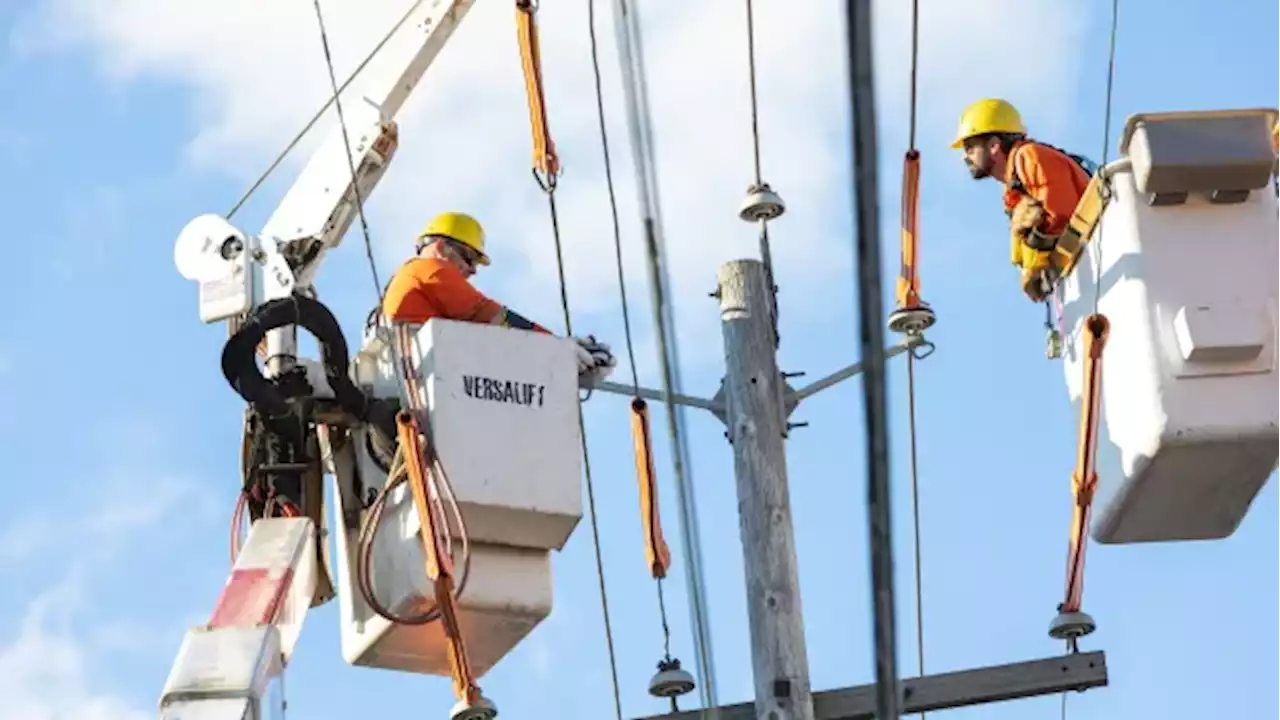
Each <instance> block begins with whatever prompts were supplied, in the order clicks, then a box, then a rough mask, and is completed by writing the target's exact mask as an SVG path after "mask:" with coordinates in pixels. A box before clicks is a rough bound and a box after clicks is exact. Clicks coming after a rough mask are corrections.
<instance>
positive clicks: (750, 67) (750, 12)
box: [746, 0, 782, 405]
mask: <svg viewBox="0 0 1280 720" xmlns="http://www.w3.org/2000/svg"><path fill="white" fill-rule="evenodd" d="M746 9H747V77H748V81H749V85H750V87H751V150H752V152H751V157H752V163H753V167H754V169H755V179H756V181H755V185H754V187H760V186H762V185H764V176H763V173H762V172H761V170H760V167H761V163H760V110H759V103H758V99H757V94H756V24H755V8H754V3H752V0H746ZM759 224H760V237H759V243H760V261H761V262H762V263H763V264H764V280H765V282H766V283H768V287H769V316H770V317H769V319H770V324H771V326H772V330H773V346H774V348H777V347H778V345H779V343H780V342H781V339H780V337H779V334H778V293H777V291H776V289H775V287H774V278H773V252H772V251H771V249H770V247H769V223H768V222H767V221H765V220H761V221H760V223H759ZM779 391H781V386H779ZM778 402H779V405H781V404H782V400H781V398H779V401H778Z"/></svg>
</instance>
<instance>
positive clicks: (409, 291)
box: [382, 212, 617, 380]
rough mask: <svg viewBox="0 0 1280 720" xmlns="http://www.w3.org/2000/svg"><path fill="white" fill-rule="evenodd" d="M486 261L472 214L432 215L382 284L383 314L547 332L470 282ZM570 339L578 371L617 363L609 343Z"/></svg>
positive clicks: (602, 371)
mask: <svg viewBox="0 0 1280 720" xmlns="http://www.w3.org/2000/svg"><path fill="white" fill-rule="evenodd" d="M488 264H489V256H488V254H486V253H485V249H484V228H482V227H481V226H480V223H479V222H478V221H476V219H475V218H473V217H471V216H470V215H467V214H465V213H459V212H446V213H442V214H440V215H437V216H436V217H435V218H434V219H432V221H431V222H430V223H429V224H428V225H427V227H426V229H424V230H423V231H422V233H421V234H420V235H418V238H417V253H416V257H413V258H410V259H409V261H408V262H406V263H405V264H404V265H401V266H400V269H399V270H397V271H396V274H395V276H394V277H392V278H391V282H390V283H389V284H388V285H387V291H386V292H385V293H384V294H383V300H382V316H383V318H384V319H386V320H387V321H390V322H393V323H407V324H413V325H421V324H423V323H425V322H427V321H428V320H430V319H431V318H435V317H438V318H445V319H448V320H462V321H466V322H475V323H485V324H489V325H501V326H502V327H510V328H516V329H518V330H532V331H534V332H540V333H546V334H548V335H550V334H552V333H551V331H550V330H547V329H546V328H544V327H542V326H541V325H539V324H537V323H535V322H533V321H532V320H529V319H527V318H525V317H524V316H523V315H521V314H519V313H517V312H515V311H514V310H512V309H511V308H508V307H506V306H504V305H502V304H501V303H499V302H497V301H494V300H491V299H490V298H488V297H486V296H485V295H484V294H483V293H481V292H480V291H479V290H477V289H475V287H473V286H472V285H471V283H470V282H469V281H468V278H470V277H471V276H472V275H474V274H475V272H476V269H477V268H478V267H479V266H481V265H488ZM573 339H574V340H575V341H576V342H577V344H578V372H579V373H580V374H585V373H594V375H595V378H596V379H597V380H599V379H603V378H604V377H605V376H607V375H608V374H609V373H610V372H612V371H613V367H614V366H615V365H616V364H617V361H616V360H615V359H614V357H613V354H612V353H611V352H610V351H609V346H608V345H605V344H604V343H599V342H596V340H595V339H594V338H590V337H588V338H573Z"/></svg>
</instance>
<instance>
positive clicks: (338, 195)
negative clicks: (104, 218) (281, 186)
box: [174, 0, 475, 372]
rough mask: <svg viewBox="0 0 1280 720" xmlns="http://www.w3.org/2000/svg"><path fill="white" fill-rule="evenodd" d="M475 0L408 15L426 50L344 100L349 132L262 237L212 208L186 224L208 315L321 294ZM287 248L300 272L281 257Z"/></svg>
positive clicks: (188, 257) (450, 0)
mask: <svg viewBox="0 0 1280 720" xmlns="http://www.w3.org/2000/svg"><path fill="white" fill-rule="evenodd" d="M474 3H475V0H418V3H417V5H416V6H415V7H414V8H413V10H412V12H411V14H410V16H409V18H408V19H407V20H406V21H405V24H406V25H408V26H411V27H412V28H414V31H415V32H419V33H421V34H422V42H421V44H420V45H419V46H418V48H417V51H416V52H415V53H414V54H413V56H412V57H410V58H409V59H408V61H407V62H406V63H405V65H404V66H403V68H401V69H399V70H398V71H395V72H387V73H385V74H384V75H382V76H380V77H375V78H373V79H372V80H371V82H369V83H368V85H367V87H368V91H367V92H366V93H365V95H364V97H363V98H362V102H357V103H347V104H345V105H343V113H344V116H345V117H346V120H347V126H348V131H349V132H350V135H349V137H348V138H344V137H343V132H342V128H341V127H338V128H334V130H333V131H332V132H331V133H330V134H329V136H328V138H326V139H325V141H324V143H323V144H322V145H321V146H320V148H319V150H318V151H317V152H316V154H315V155H314V156H313V157H312V158H311V160H310V161H309V162H308V163H307V165H306V167H305V168H304V169H303V171H302V173H301V174H300V175H299V176H298V178H297V180H295V181H294V183H293V186H292V187H291V188H290V189H289V191H288V192H287V193H286V194H285V196H284V199H283V200H281V201H280V204H279V206H278V207H277V208H276V210H275V212H273V213H272V214H271V217H270V218H269V219H268V220H267V223H266V225H265V226H264V227H263V229H262V232H261V233H260V234H259V235H258V236H257V237H256V238H255V237H250V236H248V235H247V234H245V233H242V232H240V231H239V230H237V229H236V228H234V227H232V226H231V225H230V224H229V223H227V222H226V221H224V220H222V219H221V218H218V217H217V216H210V215H204V216H201V217H199V218H196V219H195V220H193V221H192V222H191V223H190V224H188V225H187V227H186V228H184V229H183V231H182V233H181V234H180V235H179V238H178V242H177V245H176V246H175V251H174V254H175V261H176V263H177V265H178V269H179V271H180V272H181V273H182V274H183V275H184V276H186V277H187V278H188V279H192V280H197V281H199V283H200V308H201V311H200V314H201V320H203V321H204V322H206V323H211V322H217V321H219V320H225V319H228V318H231V317H235V316H237V315H239V314H241V313H244V312H248V311H250V310H252V309H253V308H254V307H257V306H258V305H261V304H263V303H265V302H267V301H269V300H272V299H275V298H279V297H288V296H289V294H290V293H292V292H295V291H297V292H305V293H308V294H310V293H313V292H314V288H313V282H314V280H315V277H316V274H317V272H318V271H319V269H320V264H321V261H322V260H323V258H324V255H325V253H326V252H328V251H329V250H330V249H332V248H335V247H337V246H338V245H339V244H340V243H341V242H342V238H343V236H344V235H345V234H346V232H347V229H348V228H350V227H351V222H352V221H353V220H354V219H355V218H356V216H357V215H358V208H357V206H356V202H357V197H358V198H359V199H360V200H368V198H369V196H370V194H371V193H372V192H373V189H374V188H375V187H376V186H377V184H378V181H379V180H381V179H382V176H383V174H384V173H385V172H386V169H387V166H388V164H389V163H390V161H391V158H392V156H393V155H394V153H395V149H396V145H397V128H396V125H395V119H396V116H397V115H398V114H399V112H400V110H401V109H402V108H403V107H404V104H405V101H406V100H408V98H409V94H410V93H411V92H412V91H413V89H414V88H415V87H416V86H417V84H418V81H419V80H421V78H422V76H423V74H424V73H425V72H426V71H427V68H429V67H430V66H431V63H432V61H434V60H435V58H436V56H437V55H439V53H440V50H441V49H442V48H443V47H444V45H445V43H446V42H448V40H449V38H450V37H451V36H452V35H453V31H454V30H455V29H456V28H457V26H458V24H459V23H460V22H461V21H462V19H463V17H465V15H466V13H467V11H469V10H470V9H471V6H472V5H473V4H474ZM348 140H349V141H350V145H351V156H350V159H351V163H350V165H349V164H348V155H347V149H346V148H347V141H348ZM351 165H354V167H355V170H356V173H355V177H354V178H352V175H351ZM285 256H288V257H289V258H290V259H291V260H292V261H293V262H292V265H293V268H292V270H290V269H289V267H288V266H287V265H286V264H285V263H284V262H282V260H283V259H284V257H285ZM295 332H296V331H295V329H294V328H293V327H286V328H280V329H278V330H273V331H271V332H270V333H268V336H267V343H268V357H272V358H276V357H280V356H284V357H293V356H294V355H295V353H296V349H295V348H296V335H295ZM280 369H282V368H276V367H272V368H271V370H272V371H273V372H278V371H279V370H280Z"/></svg>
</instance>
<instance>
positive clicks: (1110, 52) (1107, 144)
mask: <svg viewBox="0 0 1280 720" xmlns="http://www.w3.org/2000/svg"><path fill="white" fill-rule="evenodd" d="M1119 25H1120V0H1111V37H1110V38H1109V40H1108V48H1107V100H1106V107H1105V109H1104V110H1103V117H1104V119H1103V124H1102V167H1106V165H1107V158H1108V157H1110V154H1111V96H1112V90H1113V89H1114V88H1115V81H1116V34H1117V33H1116V30H1117V28H1118V27H1119ZM1093 244H1094V246H1095V248H1096V252H1095V253H1094V263H1093V264H1094V268H1093V271H1094V275H1095V276H1096V280H1095V282H1094V284H1093V312H1094V314H1095V315H1096V314H1097V313H1098V303H1099V302H1100V301H1101V299H1102V218H1101V217H1099V218H1098V237H1097V239H1095V240H1094V241H1093Z"/></svg>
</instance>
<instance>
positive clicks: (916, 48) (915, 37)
mask: <svg viewBox="0 0 1280 720" xmlns="http://www.w3.org/2000/svg"><path fill="white" fill-rule="evenodd" d="M919 59H920V2H919V0H911V89H910V98H911V99H910V119H909V127H910V130H909V132H908V133H907V138H908V139H907V148H908V149H907V152H908V155H909V156H910V155H915V156H916V157H917V158H918V156H919V151H918V150H917V149H916V128H917V102H916V93H917V87H918V85H919V76H920V63H919ZM916 177H917V178H918V177H919V176H918V175H916ZM906 201H908V199H907V198H904V202H906ZM909 201H910V202H911V203H913V204H914V203H918V202H919V196H918V194H916V195H915V196H914V197H912V198H910V199H909ZM904 208H905V209H906V211H907V212H910V213H912V214H913V215H914V213H916V211H917V207H916V206H914V205H913V206H912V207H906V206H905V205H904ZM903 220H904V222H906V221H907V220H908V219H907V218H904V219H903ZM915 220H916V218H914V217H912V218H910V222H911V223H912V227H911V232H912V234H913V236H912V242H913V243H914V242H916V240H917V238H916V237H915V234H916V233H918V232H919V230H920V228H919V224H918V223H917V222H916V221H915ZM913 271H914V268H913ZM907 438H908V443H909V448H910V451H909V455H908V458H909V462H910V465H909V472H910V474H911V531H912V548H913V554H914V560H915V562H914V567H915V595H916V674H917V675H919V676H920V677H924V560H923V554H924V553H923V550H922V548H921V543H920V473H919V453H918V449H917V435H916V355H915V352H908V353H907ZM925 716H926V715H925V713H920V717H921V718H922V719H923V718H924V717H925Z"/></svg>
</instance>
